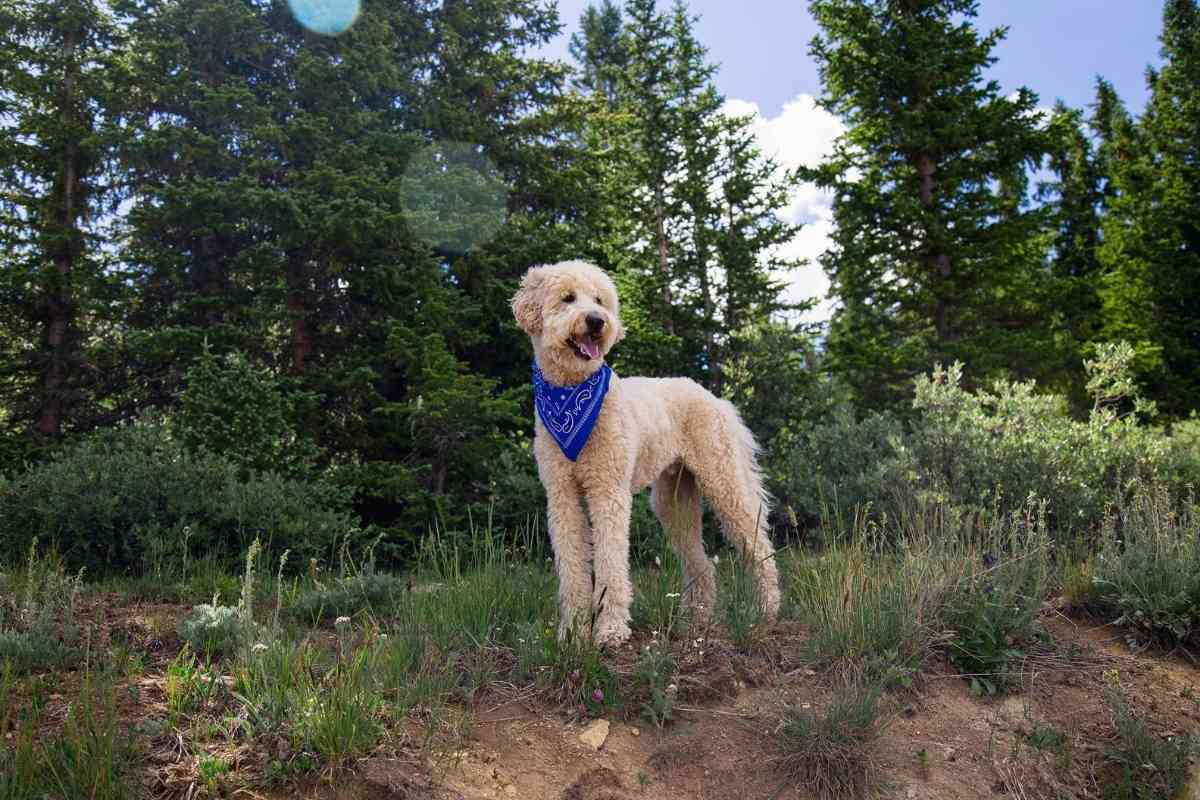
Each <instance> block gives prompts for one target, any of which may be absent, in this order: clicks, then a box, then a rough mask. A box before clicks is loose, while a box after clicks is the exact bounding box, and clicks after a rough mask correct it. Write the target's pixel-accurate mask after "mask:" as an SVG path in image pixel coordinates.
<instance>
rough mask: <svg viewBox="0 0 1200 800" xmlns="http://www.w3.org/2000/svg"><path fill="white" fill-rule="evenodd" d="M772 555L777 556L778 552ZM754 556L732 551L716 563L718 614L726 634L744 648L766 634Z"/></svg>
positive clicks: (717, 616) (764, 616)
mask: <svg viewBox="0 0 1200 800" xmlns="http://www.w3.org/2000/svg"><path fill="white" fill-rule="evenodd" d="M772 558H778V556H777V555H774V556H772ZM757 567H758V565H757V564H755V563H754V558H753V557H752V556H750V555H743V554H742V553H738V552H735V553H733V554H731V555H730V556H729V557H728V558H725V559H724V560H722V561H720V562H719V563H718V566H717V615H716V618H717V619H718V620H720V622H721V624H722V626H723V627H724V629H725V633H726V635H728V636H729V639H730V641H732V642H733V643H734V644H735V645H737V646H738V647H742V648H746V647H749V646H751V645H753V644H755V643H756V642H758V641H760V640H761V639H762V638H763V637H764V636H765V635H766V633H767V625H766V615H765V614H764V613H763V606H762V597H761V596H760V595H759V591H758V579H757V577H756V575H757V573H756V571H755V570H756V569H757Z"/></svg>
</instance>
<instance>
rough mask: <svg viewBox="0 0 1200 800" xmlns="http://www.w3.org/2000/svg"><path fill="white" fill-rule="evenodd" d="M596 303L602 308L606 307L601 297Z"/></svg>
mask: <svg viewBox="0 0 1200 800" xmlns="http://www.w3.org/2000/svg"><path fill="white" fill-rule="evenodd" d="M596 302H597V303H598V304H599V305H600V307H601V308H603V307H604V301H603V300H601V299H600V298H599V297H597V298H596Z"/></svg>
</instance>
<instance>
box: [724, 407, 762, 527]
mask: <svg viewBox="0 0 1200 800" xmlns="http://www.w3.org/2000/svg"><path fill="white" fill-rule="evenodd" d="M720 403H721V410H722V412H723V413H724V416H725V421H726V424H727V426H728V427H729V430H730V431H732V432H733V438H734V459H735V461H736V464H735V467H736V470H737V475H738V478H739V479H740V480H739V483H740V484H741V485H742V486H744V487H747V488H748V489H750V490H751V492H752V494H753V496H752V497H747V498H745V502H747V503H751V504H752V505H753V506H755V507H756V513H757V515H758V525H759V528H760V530H765V529H766V528H767V514H768V513H769V512H770V510H771V502H772V498H771V495H770V494H769V493H768V492H767V489H766V487H765V486H764V485H763V474H762V468H761V467H760V466H759V465H758V456H759V453H760V452H761V448H760V447H759V444H758V441H757V440H755V438H754V434H753V433H752V432H751V431H750V429H749V428H748V427H746V423H745V422H743V421H742V415H741V414H739V413H738V410H737V408H736V407H735V406H734V405H733V403H730V402H729V401H727V400H721V401H720Z"/></svg>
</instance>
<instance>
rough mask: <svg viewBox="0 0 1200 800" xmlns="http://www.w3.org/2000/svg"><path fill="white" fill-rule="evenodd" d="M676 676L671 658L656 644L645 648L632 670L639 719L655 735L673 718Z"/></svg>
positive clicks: (676, 698)
mask: <svg viewBox="0 0 1200 800" xmlns="http://www.w3.org/2000/svg"><path fill="white" fill-rule="evenodd" d="M677 672H678V665H677V664H676V663H675V657H674V656H672V655H671V653H670V652H669V650H668V649H667V647H666V646H665V645H664V643H660V642H653V643H651V644H649V645H647V646H646V649H645V650H643V651H642V654H641V655H640V656H638V660H637V663H636V664H635V665H634V668H633V681H634V692H635V699H638V700H640V701H641V712H642V716H643V717H645V718H646V721H647V722H649V723H650V724H651V725H653V726H654V727H655V728H656V729H657V730H659V731H662V729H663V728H664V727H666V725H667V723H668V722H671V721H672V720H673V719H674V718H675V705H676V703H677V701H678V700H679V686H678V685H677V684H676V683H675V681H676V680H677V678H676V673H677Z"/></svg>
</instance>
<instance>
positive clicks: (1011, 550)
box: [942, 508, 1050, 694]
mask: <svg viewBox="0 0 1200 800" xmlns="http://www.w3.org/2000/svg"><path fill="white" fill-rule="evenodd" d="M1049 545H1050V540H1049V536H1048V534H1047V531H1046V523H1045V515H1044V514H1039V513H1038V512H1037V509H1035V508H1030V509H1027V510H1026V511H1025V512H1024V513H1016V514H1014V515H1012V516H1010V517H1009V518H1008V519H1007V520H1005V519H1002V518H996V517H993V518H992V522H991V524H990V526H989V527H988V528H987V529H985V530H983V531H982V532H981V534H980V535H979V538H978V540H976V541H974V542H971V543H970V544H969V547H968V549H967V552H966V553H964V555H963V558H962V559H959V560H956V563H958V564H961V565H964V566H965V569H963V571H962V574H961V575H960V576H959V578H958V580H957V581H956V583H955V584H954V586H953V587H952V588H951V589H950V590H949V591H947V593H946V596H945V600H944V609H943V611H942V618H943V619H944V620H945V624H944V627H946V628H947V629H948V630H950V631H953V633H954V638H953V639H952V640H951V641H950V642H949V644H948V647H949V650H948V652H949V655H950V660H951V661H953V662H954V664H955V665H956V666H957V667H958V668H959V669H961V670H962V671H963V672H964V673H965V674H966V676H967V679H968V681H969V682H970V684H971V689H972V691H974V692H976V693H977V694H995V693H997V692H999V691H1002V690H1004V689H1005V688H1006V687H1007V686H1008V684H1009V682H1010V676H1009V667H1010V665H1011V662H1013V661H1014V660H1015V659H1017V658H1019V657H1020V656H1021V655H1022V652H1023V651H1022V647H1023V646H1024V645H1025V644H1027V643H1028V642H1030V641H1032V640H1033V639H1034V638H1035V637H1036V636H1038V635H1039V633H1040V628H1039V626H1038V615H1039V613H1040V612H1041V607H1042V598H1043V596H1044V595H1045V587H1046V573H1047V568H1048V554H1049Z"/></svg>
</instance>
